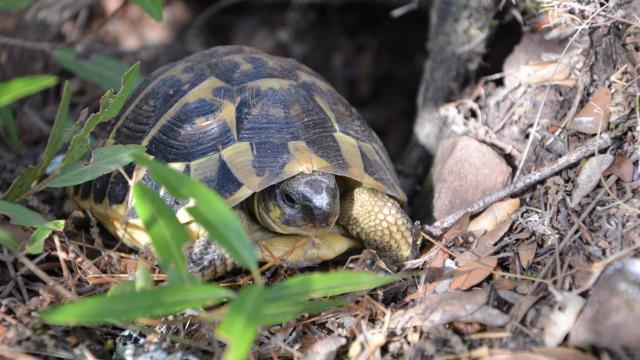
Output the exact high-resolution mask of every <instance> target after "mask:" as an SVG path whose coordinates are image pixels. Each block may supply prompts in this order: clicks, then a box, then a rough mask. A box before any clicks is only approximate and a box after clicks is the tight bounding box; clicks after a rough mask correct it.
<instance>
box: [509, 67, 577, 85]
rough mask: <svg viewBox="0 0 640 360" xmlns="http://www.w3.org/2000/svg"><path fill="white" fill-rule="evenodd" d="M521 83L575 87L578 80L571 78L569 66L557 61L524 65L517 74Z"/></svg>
mask: <svg viewBox="0 0 640 360" xmlns="http://www.w3.org/2000/svg"><path fill="white" fill-rule="evenodd" d="M515 77H517V78H518V79H519V80H520V82H521V83H523V84H528V85H541V84H547V83H551V84H554V85H564V86H571V87H573V86H575V85H576V81H577V80H576V78H575V77H572V76H571V67H570V66H569V64H566V63H563V62H556V61H547V62H540V63H537V64H528V65H522V66H520V68H519V69H518V72H517V74H515Z"/></svg>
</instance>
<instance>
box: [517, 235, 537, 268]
mask: <svg viewBox="0 0 640 360" xmlns="http://www.w3.org/2000/svg"><path fill="white" fill-rule="evenodd" d="M537 249H538V245H537V244H536V243H535V242H531V243H528V244H527V243H524V244H520V246H518V257H519V258H520V265H522V270H527V269H528V268H529V265H531V263H532V262H533V259H534V258H535V256H536V250H537Z"/></svg>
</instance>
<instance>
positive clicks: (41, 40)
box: [0, 0, 640, 359]
mask: <svg viewBox="0 0 640 360" xmlns="http://www.w3.org/2000/svg"><path fill="white" fill-rule="evenodd" d="M222 44H244V45H249V46H253V47H256V48H258V49H260V50H263V51H265V52H267V53H270V54H275V55H280V56H288V57H293V58H295V59H297V60H299V61H300V62H302V63H304V64H306V65H307V66H309V67H310V68H312V69H314V70H315V71H317V72H318V73H320V74H321V75H322V76H323V77H325V78H326V80H327V81H328V82H329V83H331V84H332V85H333V86H334V87H335V88H336V89H337V90H338V92H340V93H341V94H342V95H343V96H344V97H345V98H346V99H348V100H349V102H350V103H351V104H352V105H353V106H354V107H355V108H356V109H358V111H359V112H360V113H361V114H362V115H363V116H364V117H365V118H366V119H367V121H368V122H369V124H370V125H371V127H372V128H373V129H374V130H375V131H376V133H377V134H378V135H379V136H380V138H381V140H382V141H383V143H384V144H385V146H386V148H387V150H388V151H389V154H390V157H391V159H392V162H393V163H394V164H395V165H396V166H397V168H398V173H399V177H400V180H401V182H402V184H403V186H404V190H405V191H406V192H407V194H408V195H409V203H408V209H409V211H410V214H411V216H412V218H413V219H414V220H416V221H419V222H420V223H421V224H422V225H421V230H422V236H423V244H422V247H421V249H420V253H419V254H418V256H417V258H416V259H415V260H412V261H409V262H407V263H406V264H404V265H403V268H404V269H406V270H407V271H409V272H410V276H407V277H405V278H404V279H403V280H402V281H397V282H395V283H393V284H391V285H387V286H385V287H383V288H380V289H378V290H374V291H371V292H369V293H359V294H352V295H348V299H349V304H350V305H348V306H344V307H341V308H338V309H334V310H330V311H326V312H324V313H322V314H320V315H314V316H301V317H298V318H297V319H296V320H294V321H290V322H288V323H285V324H282V325H280V326H273V327H270V328H266V329H262V330H261V332H260V334H259V335H258V339H257V341H256V343H255V345H254V348H253V351H252V356H253V358H256V359H258V358H272V359H276V358H307V359H333V358H349V359H369V358H385V359H399V358H411V359H418V358H434V359H454V358H500V359H511V358H513V359H515V358H527V359H528V358H531V359H592V358H603V359H611V358H616V359H617V358H620V359H633V358H640V332H638V331H637V329H638V327H637V324H638V322H640V257H639V255H640V250H639V249H640V221H639V219H640V216H639V214H640V195H639V191H638V186H639V185H640V181H639V178H640V172H639V170H638V162H639V158H640V147H639V146H638V145H639V140H640V139H639V133H638V126H639V125H640V113H639V108H640V106H639V100H638V99H639V98H640V92H639V91H638V80H639V79H640V77H639V73H640V71H639V69H640V68H639V66H640V2H639V1H633V0H624V1H623V0H619V1H615V0H610V1H588V0H584V1H578V0H575V1H572V0H540V1H495V2H494V1H477V2H474V1H471V2H468V1H462V0H455V1H445V0H442V1H439V0H434V1H418V0H416V1H404V0H370V1H349V0H343V1H338V0H310V1H284V0H283V1H278V0H275V1H241V0H221V1H217V2H209V1H187V0H171V1H165V12H164V20H163V21H162V22H156V21H154V20H153V19H151V18H150V17H149V16H148V15H147V14H145V13H144V12H143V11H142V10H141V9H140V8H138V7H136V6H134V5H133V4H132V3H131V2H129V1H124V2H121V1H118V0H95V1H90V0H82V1H78V0H73V1H71V0H57V1H55V0H39V1H37V2H36V3H34V5H32V6H31V7H30V8H29V9H27V10H25V11H22V12H19V13H9V12H5V13H3V12H0V64H1V67H0V81H6V80H8V79H11V78H14V77H17V76H23V75H28V74H41V73H42V74H44V73H50V74H56V75H58V76H59V77H60V78H62V79H69V80H70V83H71V88H72V91H73V96H72V103H71V118H72V119H77V118H78V117H79V114H80V112H81V111H82V110H83V109H85V108H89V109H90V110H91V111H94V110H96V108H97V105H98V102H99V99H100V96H101V95H102V94H103V93H104V89H103V88H100V87H98V86H96V85H93V84H91V83H90V82H87V81H85V80H82V79H81V78H80V77H77V76H75V75H74V74H72V73H70V72H69V71H67V70H65V69H63V68H62V67H60V66H59V65H58V64H57V63H56V62H55V61H54V60H53V59H52V57H51V52H52V50H53V49H54V48H56V47H59V46H67V47H73V48H75V49H76V50H78V51H79V53H80V55H79V56H80V57H87V58H88V57H90V56H93V55H105V56H111V57H114V58H117V59H119V60H121V61H122V62H124V63H126V64H131V63H133V62H135V61H137V60H140V61H141V68H142V72H143V73H145V74H148V73H150V72H151V71H153V70H154V69H156V68H158V67H159V66H161V65H163V64H166V63H168V62H171V61H175V60H178V59H180V58H182V57H184V56H186V55H188V54H191V53H193V52H196V51H199V50H203V49H206V48H209V47H212V46H215V45H222ZM60 97H61V92H60V87H53V88H51V89H49V90H46V91H44V92H41V93H39V94H37V95H34V96H30V97H28V98H26V99H24V100H20V101H19V102H17V103H15V104H12V105H11V109H12V111H13V113H14V114H15V118H16V124H17V127H18V134H19V139H20V142H21V144H22V145H21V147H20V149H19V150H17V149H16V148H14V147H12V146H10V142H9V138H8V136H7V131H6V129H4V131H1V130H2V129H0V195H1V194H2V193H3V192H4V191H6V189H8V187H9V186H10V184H11V182H12V181H13V180H14V179H15V178H16V177H17V176H18V175H19V174H20V173H21V172H22V170H23V169H24V168H25V167H26V166H28V165H30V164H35V163H37V162H38V161H39V159H40V157H41V156H42V155H41V154H42V152H43V149H44V146H45V144H46V139H47V136H48V134H49V132H50V130H51V125H52V123H53V119H54V117H55V113H56V109H57V105H58V102H59V100H60ZM112 125H113V124H112V123H111V124H102V125H100V127H99V128H98V129H96V133H95V136H96V137H101V136H104V135H105V134H106V133H107V132H108V131H109V129H110V127H111V126H112ZM21 204H23V205H26V206H28V207H30V208H32V209H34V210H36V211H38V212H40V213H41V214H43V215H44V216H45V217H47V218H48V219H68V221H67V226H66V227H65V230H64V231H63V232H58V233H56V234H54V235H53V236H51V237H50V238H49V239H47V241H46V242H45V252H44V253H42V254H41V255H38V256H27V257H26V259H27V260H26V261H27V262H28V263H29V264H32V265H33V266H36V267H37V268H39V269H40V270H41V272H42V273H44V275H45V276H42V275H41V274H40V275H39V274H38V273H36V272H34V271H33V269H30V267H29V266H28V265H26V264H25V261H23V260H21V259H20V258H18V257H16V256H15V255H14V254H12V253H11V252H9V251H8V250H7V249H5V248H3V247H0V260H1V262H2V264H0V357H6V358H23V359H30V358H31V357H35V358H63V359H72V358H134V357H136V356H138V357H139V356H142V354H147V355H146V356H149V357H147V358H172V359H191V358H194V359H195V358H197V359H205V358H211V357H214V358H216V357H220V355H221V352H222V350H221V349H222V347H223V346H224V345H223V343H221V342H219V341H218V340H216V339H215V338H214V337H213V334H212V330H211V327H210V326H209V325H208V324H207V323H205V322H203V321H200V320H198V319H196V318H195V317H193V316H191V315H190V314H183V315H180V316H174V317H170V318H166V319H162V320H157V321H153V322H151V321H150V320H149V322H148V323H146V324H145V325H149V326H150V328H152V329H153V331H151V332H147V333H141V332H139V331H136V330H135V329H129V330H124V329H121V328H117V327H56V326H48V325H45V324H43V323H42V322H41V321H40V320H39V319H38V318H37V316H36V314H37V312H38V311H40V310H42V309H44V308H46V307H47V306H50V305H52V304H57V303H60V302H61V301H63V300H64V298H63V297H62V296H61V295H60V293H59V292H57V291H56V289H55V287H52V286H51V283H50V282H51V281H53V282H55V283H57V284H59V285H60V286H62V287H63V288H65V289H67V290H68V291H71V292H73V293H74V294H77V295H81V296H84V295H90V294H96V293H103V292H105V291H106V290H108V288H109V287H110V286H111V285H113V284H115V283H117V282H119V281H122V280H124V279H128V278H131V277H132V276H134V274H135V271H136V266H137V263H138V260H137V253H136V252H135V251H133V250H132V249H129V248H127V247H125V246H123V245H122V244H119V243H118V242H117V241H116V240H115V239H114V238H113V237H111V236H110V235H109V234H108V233H107V232H106V231H105V230H104V229H103V228H102V227H101V226H100V225H99V224H97V222H96V221H95V219H93V218H91V217H90V216H88V215H87V214H83V213H80V212H77V211H76V212H73V209H72V207H70V203H69V201H68V200H67V199H66V197H65V194H64V192H63V191H62V190H59V189H45V190H44V191H41V192H39V193H36V194H35V195H32V196H30V197H29V198H27V199H26V200H24V201H22V202H21ZM487 208H488V210H487ZM478 214H482V215H480V216H477V215H478ZM0 221H2V225H3V228H5V229H7V230H9V231H10V232H11V233H12V234H13V235H14V237H16V238H17V239H28V238H29V236H30V233H29V232H28V231H27V230H26V229H24V228H20V227H17V226H12V225H8V224H7V221H5V220H3V218H2V217H1V216H0ZM23 258H24V257H23ZM338 268H348V269H369V270H371V271H380V272H384V271H387V270H388V269H387V267H386V266H385V264H383V263H381V261H379V260H378V259H377V258H376V255H375V254H372V253H371V252H370V251H366V250H365V251H355V252H352V253H350V254H348V255H347V256H344V257H341V258H339V259H336V260H333V261H331V262H329V263H326V264H322V265H320V266H318V267H315V268H311V269H289V268H282V267H274V268H272V269H270V270H268V271H267V273H266V277H267V278H268V279H269V281H270V282H277V281H278V280H279V279H282V278H284V277H287V276H289V275H291V274H294V273H297V272H300V271H325V270H329V269H338ZM156 271H159V270H158V269H156ZM242 277H243V273H241V272H237V273H233V274H230V275H229V276H226V277H225V278H224V279H221V280H220V281H221V282H222V283H228V284H233V283H237V282H238V280H239V279H242ZM138 330H139V329H138ZM125 351H129V352H130V353H129V354H128V355H126V356H125V355H124V352H125ZM132 354H135V355H132ZM170 354H173V355H170ZM127 356H128V357H127ZM153 356H156V357H153ZM170 356H173V357H170Z"/></svg>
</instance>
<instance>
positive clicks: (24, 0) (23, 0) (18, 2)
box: [0, 0, 35, 12]
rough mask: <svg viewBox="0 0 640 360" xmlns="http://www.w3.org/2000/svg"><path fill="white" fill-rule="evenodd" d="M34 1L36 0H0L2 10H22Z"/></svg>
mask: <svg viewBox="0 0 640 360" xmlns="http://www.w3.org/2000/svg"><path fill="white" fill-rule="evenodd" d="M34 1H35V0H0V11H8V12H18V11H22V10H24V9H26V8H28V7H29V6H31V4H33V2H34Z"/></svg>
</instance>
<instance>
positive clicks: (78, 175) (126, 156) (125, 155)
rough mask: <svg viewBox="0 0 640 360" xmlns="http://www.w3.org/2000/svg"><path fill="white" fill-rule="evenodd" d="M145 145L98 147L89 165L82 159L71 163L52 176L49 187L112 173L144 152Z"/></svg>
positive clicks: (62, 185)
mask: <svg viewBox="0 0 640 360" xmlns="http://www.w3.org/2000/svg"><path fill="white" fill-rule="evenodd" d="M144 151H145V147H144V146H142V145H137V144H130V145H110V146H104V147H100V148H97V149H96V150H95V152H94V154H93V158H92V159H91V162H90V163H89V164H88V165H86V166H85V165H84V164H83V163H82V161H81V160H76V162H74V163H71V164H69V165H67V166H65V167H64V168H62V169H61V170H60V172H59V173H57V175H54V176H53V177H52V180H51V182H49V187H54V188H55V187H65V186H72V185H76V184H82V183H84V182H87V181H89V180H93V179H95V178H97V177H99V176H101V175H104V174H107V173H110V172H112V171H114V170H116V169H118V168H120V167H123V166H125V165H127V164H128V163H130V162H132V161H133V157H132V155H133V154H142V153H144Z"/></svg>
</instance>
